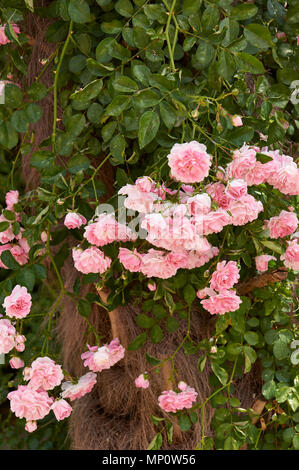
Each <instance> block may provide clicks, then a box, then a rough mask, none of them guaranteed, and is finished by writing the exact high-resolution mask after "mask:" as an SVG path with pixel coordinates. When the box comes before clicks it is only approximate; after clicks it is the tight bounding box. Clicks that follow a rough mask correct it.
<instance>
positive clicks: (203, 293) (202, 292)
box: [196, 287, 216, 299]
mask: <svg viewBox="0 0 299 470" xmlns="http://www.w3.org/2000/svg"><path fill="white" fill-rule="evenodd" d="M196 295H197V297H198V298H199V299H205V298H206V297H208V296H209V297H210V296H211V295H216V292H215V291H214V290H213V289H211V288H210V287H205V288H204V289H200V290H198V291H197V292H196Z"/></svg>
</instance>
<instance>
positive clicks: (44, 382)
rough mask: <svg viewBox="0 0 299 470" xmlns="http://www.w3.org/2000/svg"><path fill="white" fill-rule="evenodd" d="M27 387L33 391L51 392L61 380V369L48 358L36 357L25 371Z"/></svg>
mask: <svg viewBox="0 0 299 470" xmlns="http://www.w3.org/2000/svg"><path fill="white" fill-rule="evenodd" d="M26 376H27V380H28V379H29V383H28V387H30V388H32V389H33V390H38V389H41V388H42V389H43V390H53V388H55V387H57V386H58V385H60V384H61V382H62V380H63V373H62V368H61V366H60V365H59V364H55V362H54V361H53V360H52V359H50V358H49V357H47V356H45V357H38V358H37V359H35V361H33V362H32V364H31V367H30V368H29V370H28V371H27V374H26Z"/></svg>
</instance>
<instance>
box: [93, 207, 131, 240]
mask: <svg viewBox="0 0 299 470" xmlns="http://www.w3.org/2000/svg"><path fill="white" fill-rule="evenodd" d="M84 238H86V240H87V241H88V242H89V243H91V244H92V245H96V246H104V245H107V244H108V243H113V242H114V241H123V242H126V241H131V240H132V241H135V240H136V239H137V236H136V235H135V234H134V233H133V232H132V230H130V228H129V227H126V226H125V225H123V224H119V223H118V222H117V221H116V220H115V218H114V216H113V215H111V214H101V215H100V216H99V217H98V219H97V221H96V222H95V223H93V224H90V225H87V227H85V232H84Z"/></svg>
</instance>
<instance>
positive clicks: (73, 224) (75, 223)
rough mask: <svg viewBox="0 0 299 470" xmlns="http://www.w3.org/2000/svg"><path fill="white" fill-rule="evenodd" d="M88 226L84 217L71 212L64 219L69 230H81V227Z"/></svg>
mask: <svg viewBox="0 0 299 470" xmlns="http://www.w3.org/2000/svg"><path fill="white" fill-rule="evenodd" d="M85 224H86V219H85V217H83V215H81V214H78V213H76V212H69V213H68V214H67V215H66V216H65V219H64V225H65V226H66V227H67V228H68V229H72V228H79V227H81V225H85Z"/></svg>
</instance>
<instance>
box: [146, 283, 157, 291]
mask: <svg viewBox="0 0 299 470" xmlns="http://www.w3.org/2000/svg"><path fill="white" fill-rule="evenodd" d="M147 288H148V290H150V291H151V292H153V291H155V290H156V289H157V285H156V283H155V282H149V283H148V285H147Z"/></svg>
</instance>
